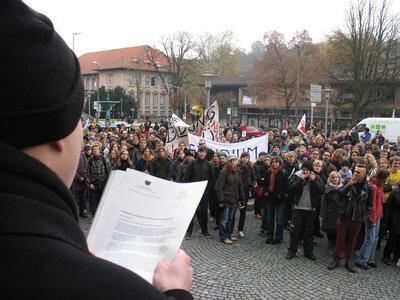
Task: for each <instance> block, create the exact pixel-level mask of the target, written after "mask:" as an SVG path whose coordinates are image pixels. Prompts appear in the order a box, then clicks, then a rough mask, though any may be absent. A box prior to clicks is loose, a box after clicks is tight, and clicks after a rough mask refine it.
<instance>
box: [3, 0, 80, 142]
mask: <svg viewBox="0 0 400 300" xmlns="http://www.w3.org/2000/svg"><path fill="white" fill-rule="evenodd" d="M0 60H1V63H0V93H1V96H0V99H1V105H0V128H1V131H0V142H3V143H6V144H9V145H12V146H14V147H17V148H26V147H29V146H34V145H40V144H44V143H47V142H51V141H56V140H59V139H62V138H64V137H66V136H68V135H69V134H70V133H71V132H72V131H73V130H74V129H75V128H76V126H77V124H78V121H79V119H80V116H81V113H82V109H83V101H84V89H83V83H82V78H81V73H80V68H79V62H78V59H77V58H76V56H75V54H74V53H73V52H72V50H71V49H70V48H69V47H68V46H67V45H66V44H65V42H64V41H63V39H62V38H61V37H60V36H59V35H58V34H57V32H56V31H55V30H54V27H53V24H52V22H51V21H50V20H49V19H48V18H47V17H46V16H44V15H42V14H40V13H37V12H36V11H34V10H32V9H31V8H30V7H28V6H27V5H25V4H24V3H23V2H21V1H18V0H2V1H0Z"/></svg>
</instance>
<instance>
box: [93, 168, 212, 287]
mask: <svg viewBox="0 0 400 300" xmlns="http://www.w3.org/2000/svg"><path fill="white" fill-rule="evenodd" d="M206 186H207V181H201V182H193V183H176V182H172V181H167V180H164V179H160V178H157V177H154V176H151V175H148V174H146V173H142V172H138V171H134V170H130V169H128V170H127V171H126V172H125V171H113V172H111V174H110V177H109V179H108V181H107V185H106V187H105V189H104V192H103V196H102V198H101V201H100V205H99V207H98V209H97V212H96V216H95V218H94V220H93V224H92V227H91V229H90V232H89V235H88V238H87V242H88V246H89V250H90V251H91V252H92V253H94V254H95V255H96V256H97V257H101V258H104V259H106V260H109V261H111V262H113V263H116V264H118V265H121V266H123V267H125V268H127V269H130V270H132V271H133V272H135V273H136V274H138V275H140V276H141V277H143V278H144V279H146V280H147V281H148V282H150V283H152V280H153V274H154V269H155V267H156V265H157V263H158V262H160V261H161V260H165V261H171V260H172V259H173V258H174V257H175V255H176V253H177V252H178V250H179V248H180V245H181V243H182V240H183V238H184V236H185V233H186V229H187V227H188V226H189V223H190V221H191V219H192V217H193V215H194V213H195V210H196V208H197V206H198V204H199V202H200V199H201V197H202V196H203V193H204V190H205V188H206Z"/></svg>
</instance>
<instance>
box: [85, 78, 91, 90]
mask: <svg viewBox="0 0 400 300" xmlns="http://www.w3.org/2000/svg"><path fill="white" fill-rule="evenodd" d="M91 89H92V87H91V85H90V78H86V80H85V90H91Z"/></svg>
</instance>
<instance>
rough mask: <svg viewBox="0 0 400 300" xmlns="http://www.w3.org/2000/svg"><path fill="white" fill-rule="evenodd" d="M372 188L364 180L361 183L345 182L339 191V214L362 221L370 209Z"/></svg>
mask: <svg viewBox="0 0 400 300" xmlns="http://www.w3.org/2000/svg"><path fill="white" fill-rule="evenodd" d="M373 189H374V188H373V187H372V185H370V184H368V182H367V181H366V180H365V181H364V182H363V183H361V184H350V183H349V184H347V185H346V186H345V187H344V188H343V189H342V190H341V192H340V200H341V204H340V216H341V217H345V218H350V219H351V220H353V221H358V222H364V221H365V220H366V219H367V216H368V213H369V212H370V211H371V209H372V203H373V201H374V191H373Z"/></svg>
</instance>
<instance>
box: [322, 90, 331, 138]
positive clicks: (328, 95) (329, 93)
mask: <svg viewBox="0 0 400 300" xmlns="http://www.w3.org/2000/svg"><path fill="white" fill-rule="evenodd" d="M323 91H324V94H325V137H326V138H327V134H328V117H329V98H330V96H331V91H332V89H331V86H330V85H329V84H326V85H325V87H324V90H323ZM331 125H332V124H331Z"/></svg>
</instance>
